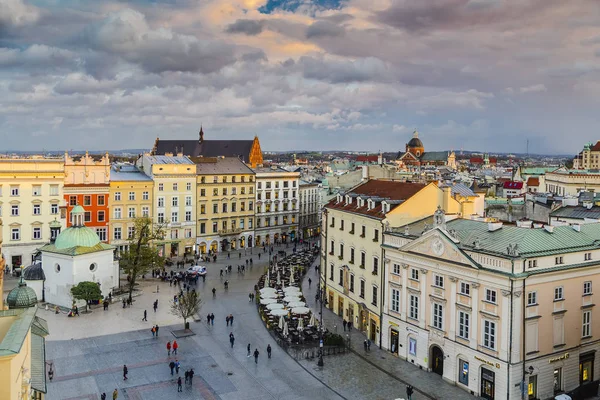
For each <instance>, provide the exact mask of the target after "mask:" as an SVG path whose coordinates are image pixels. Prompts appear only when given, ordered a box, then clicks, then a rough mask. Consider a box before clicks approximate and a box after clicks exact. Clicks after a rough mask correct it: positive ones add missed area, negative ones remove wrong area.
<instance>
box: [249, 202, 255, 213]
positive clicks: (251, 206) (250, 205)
mask: <svg viewBox="0 0 600 400" xmlns="http://www.w3.org/2000/svg"><path fill="white" fill-rule="evenodd" d="M252 210H254V203H253V202H251V201H249V202H248V211H252Z"/></svg>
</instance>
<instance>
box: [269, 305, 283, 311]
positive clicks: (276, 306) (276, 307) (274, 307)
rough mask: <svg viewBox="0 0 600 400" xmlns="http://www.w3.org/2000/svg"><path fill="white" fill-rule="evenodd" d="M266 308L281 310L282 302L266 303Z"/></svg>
mask: <svg viewBox="0 0 600 400" xmlns="http://www.w3.org/2000/svg"><path fill="white" fill-rule="evenodd" d="M267 309H269V310H278V309H279V310H283V304H282V303H269V304H267Z"/></svg>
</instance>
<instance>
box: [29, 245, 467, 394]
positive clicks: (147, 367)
mask: <svg viewBox="0 0 600 400" xmlns="http://www.w3.org/2000/svg"><path fill="white" fill-rule="evenodd" d="M291 249H292V248H291V246H290V247H289V248H288V249H287V250H288V251H290V252H291ZM255 251H256V250H255ZM242 255H243V253H242ZM231 256H232V257H231V259H230V260H227V258H226V257H223V259H221V260H219V261H218V262H217V263H209V264H208V265H207V266H208V271H209V272H208V275H207V279H206V282H202V280H200V281H199V282H198V288H197V290H198V291H199V292H200V294H201V297H202V300H203V306H202V310H201V312H200V315H201V316H205V315H206V314H207V313H210V312H212V313H214V314H215V325H214V326H208V325H207V324H206V319H205V317H203V320H202V321H200V322H192V323H191V328H192V330H193V331H194V332H195V335H194V336H190V337H186V338H180V339H177V342H178V343H179V345H180V349H179V354H178V355H177V356H176V357H177V359H178V360H179V361H180V363H181V370H180V376H182V377H183V373H184V371H185V370H186V369H189V368H194V371H195V376H194V382H193V385H192V386H189V385H187V386H186V385H185V384H184V388H183V389H184V390H183V392H182V393H178V392H177V385H176V376H173V377H172V376H171V375H170V371H169V366H168V364H169V362H170V361H171V360H174V359H175V356H172V357H170V358H169V357H168V356H167V351H166V347H165V344H166V342H167V341H172V340H173V339H175V337H174V336H173V335H172V333H171V331H173V330H179V329H181V328H182V327H183V321H182V320H178V319H177V318H176V317H174V316H173V315H171V314H170V313H169V310H168V305H169V301H170V300H172V298H173V295H174V294H175V293H177V289H175V288H174V287H170V286H169V284H168V283H157V281H156V280H154V279H147V280H146V281H142V282H141V286H142V289H143V294H142V295H141V296H139V297H137V298H136V299H135V302H134V304H133V306H132V307H130V308H126V309H123V308H122V307H121V305H120V304H114V305H112V306H111V307H110V308H109V310H108V311H106V312H105V311H103V310H102V308H97V309H94V311H93V313H91V314H87V315H83V314H82V316H81V317H76V318H67V317H66V316H65V315H64V314H58V315H56V314H54V313H53V312H51V311H44V310H40V311H39V314H40V316H42V317H43V318H46V319H47V320H48V323H49V326H50V336H49V337H48V338H47V339H48V341H47V348H46V350H47V361H48V362H49V363H52V364H53V367H54V370H55V375H54V380H53V381H52V382H50V383H49V384H48V395H47V399H48V400H54V399H99V398H100V393H102V392H106V394H107V398H108V399H110V398H112V397H111V396H112V391H113V390H114V389H115V388H117V389H118V390H119V399H171V398H173V399H174V398H182V399H224V400H226V399H250V400H252V399H305V398H306V399H343V398H345V399H375V400H378V399H381V400H384V399H386V400H387V399H390V400H393V399H397V398H404V397H405V395H404V394H405V388H406V386H405V384H404V382H410V383H411V384H412V385H413V386H415V388H416V389H418V392H416V393H415V394H414V395H413V399H414V400H421V399H433V398H440V399H468V398H471V396H470V395H469V394H468V393H465V392H463V391H461V390H460V389H458V388H456V387H453V386H451V385H448V384H446V383H444V382H442V381H441V379H440V378H439V377H438V376H437V375H435V374H430V373H427V372H424V371H421V370H418V369H417V368H414V367H413V366H411V365H409V364H407V363H405V362H403V361H401V360H398V359H396V358H393V357H392V356H389V355H388V354H386V352H383V351H380V350H378V349H374V350H372V351H371V353H369V354H368V355H359V354H360V352H356V353H349V354H344V355H335V356H328V357H326V358H325V367H324V368H323V369H320V368H318V367H317V365H316V360H304V361H300V362H297V361H295V360H294V359H293V358H292V357H290V356H288V355H287V354H286V353H285V352H284V351H283V350H282V349H280V348H279V347H278V346H277V345H276V344H275V342H274V341H273V340H272V338H271V335H270V334H269V332H268V331H267V330H266V328H265V326H264V325H263V323H262V321H261V320H260V318H259V316H258V312H257V310H256V306H255V305H254V303H251V302H249V301H248V293H249V292H250V291H251V290H252V288H253V287H254V285H255V284H256V281H257V280H258V278H259V276H260V275H261V274H262V273H263V272H264V267H265V266H266V261H267V260H266V258H265V257H264V256H263V257H262V259H261V261H260V262H259V261H258V257H257V255H256V254H254V255H253V256H252V257H253V260H254V267H253V268H252V269H250V270H247V271H246V273H245V274H238V273H237V264H239V263H241V262H244V258H242V261H241V262H240V260H239V258H238V256H237V253H235V254H234V253H232V255H231ZM247 257H250V254H248V256H247ZM227 264H231V265H233V272H232V273H231V275H225V276H224V277H223V278H220V277H219V269H220V268H222V267H223V266H224V265H227ZM309 274H310V275H309V276H311V277H312V280H313V285H312V288H310V289H309V288H308V284H307V281H306V280H305V281H304V286H305V287H304V290H305V291H306V297H307V300H308V301H309V305H310V306H313V307H314V305H315V304H314V303H315V302H314V289H315V288H316V282H317V281H318V278H317V276H316V275H315V274H314V270H313V269H311V271H310V272H309ZM225 279H227V280H229V282H230V284H229V290H228V291H224V288H223V283H222V282H223V281H224V280H225ZM157 284H158V285H159V291H158V293H156V285H157ZM213 287H215V288H216V289H217V294H216V297H215V298H213V297H212V294H211V289H212V288H213ZM156 299H159V307H158V312H157V313H156V314H155V313H154V312H153V311H152V303H153V302H154V301H155V300H156ZM144 310H147V311H148V322H144V321H142V320H141V319H142V315H143V311H144ZM227 314H233V315H234V324H233V327H227V326H226V322H225V316H226V315H227ZM335 318H337V317H336V316H335V315H333V314H331V313H330V312H329V311H326V312H325V320H326V324H328V326H329V327H330V329H332V328H333V324H336V320H335ZM154 324H159V326H160V327H161V328H160V331H159V332H160V336H159V337H158V338H153V337H152V333H151V331H150V328H151V327H152V325H154ZM338 331H339V330H338ZM230 332H233V334H234V335H235V338H236V341H235V346H234V348H233V349H231V347H230V344H229V333H230ZM356 335H360V333H356ZM352 340H353V341H355V343H356V344H360V343H362V340H361V339H360V337H359V336H357V337H356V338H355V337H354V336H353V337H352ZM248 343H250V344H251V348H252V351H254V349H255V348H258V350H259V352H260V356H259V360H258V364H255V363H254V358H253V357H247V352H246V346H247V344H248ZM268 344H271V346H272V348H273V356H272V359H270V360H269V359H268V358H267V354H266V347H267V345H268ZM353 347H354V346H353ZM384 357H385V358H384ZM123 364H127V366H128V369H129V379H128V380H127V381H124V380H123V376H122V369H123ZM440 394H441V395H440Z"/></svg>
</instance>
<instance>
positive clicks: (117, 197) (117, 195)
mask: <svg viewBox="0 0 600 400" xmlns="http://www.w3.org/2000/svg"><path fill="white" fill-rule="evenodd" d="M73 197H75V196H71V198H73ZM115 201H121V192H115ZM75 203H77V198H75Z"/></svg>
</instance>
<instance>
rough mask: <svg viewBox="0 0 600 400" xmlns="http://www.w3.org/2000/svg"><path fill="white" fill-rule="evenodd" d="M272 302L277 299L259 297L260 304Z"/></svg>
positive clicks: (275, 301)
mask: <svg viewBox="0 0 600 400" xmlns="http://www.w3.org/2000/svg"><path fill="white" fill-rule="evenodd" d="M272 303H277V299H271V298H266V299H260V304H262V305H266V304H272Z"/></svg>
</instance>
